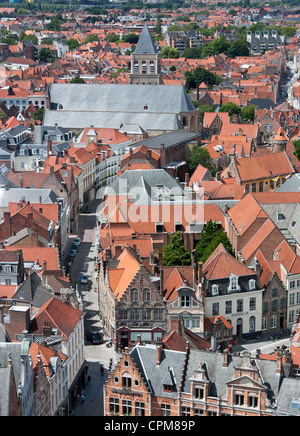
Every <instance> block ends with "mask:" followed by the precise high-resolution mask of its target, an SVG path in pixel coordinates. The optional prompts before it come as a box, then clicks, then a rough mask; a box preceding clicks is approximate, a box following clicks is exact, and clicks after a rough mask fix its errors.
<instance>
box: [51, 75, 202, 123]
mask: <svg viewBox="0 0 300 436" xmlns="http://www.w3.org/2000/svg"><path fill="white" fill-rule="evenodd" d="M145 105H147V109H144V106H145ZM195 110H196V108H195V106H194V104H193V103H192V101H191V100H190V98H189V96H188V95H187V93H186V91H185V89H184V87H183V86H182V85H178V86H176V85H157V86H153V85H143V86H141V85H118V84H70V83H68V84H58V83H54V84H53V85H52V87H51V110H46V111H45V115H44V124H45V125H46V124H47V125H54V124H55V123H57V124H59V125H60V126H63V127H68V128H86V127H87V126H90V125H94V126H95V127H106V128H114V129H120V128H121V127H122V125H125V124H136V125H138V126H140V127H142V128H143V129H144V130H151V129H153V130H163V131H165V130H178V129H182V125H181V123H180V121H179V120H178V116H177V115H178V114H179V113H180V112H189V111H195Z"/></svg>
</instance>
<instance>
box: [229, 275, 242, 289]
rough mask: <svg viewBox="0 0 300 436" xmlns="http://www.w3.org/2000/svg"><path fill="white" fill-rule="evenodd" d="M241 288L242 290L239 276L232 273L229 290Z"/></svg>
mask: <svg viewBox="0 0 300 436" xmlns="http://www.w3.org/2000/svg"><path fill="white" fill-rule="evenodd" d="M239 290H240V287H239V284H238V277H237V276H236V275H234V274H230V276H229V287H228V292H234V291H239Z"/></svg>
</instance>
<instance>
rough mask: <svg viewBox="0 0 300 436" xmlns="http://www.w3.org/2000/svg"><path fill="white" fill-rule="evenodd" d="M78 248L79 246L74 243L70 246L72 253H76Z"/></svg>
mask: <svg viewBox="0 0 300 436" xmlns="http://www.w3.org/2000/svg"><path fill="white" fill-rule="evenodd" d="M78 248H79V245H78V244H75V243H74V244H73V245H72V247H71V251H73V250H74V251H77V250H78Z"/></svg>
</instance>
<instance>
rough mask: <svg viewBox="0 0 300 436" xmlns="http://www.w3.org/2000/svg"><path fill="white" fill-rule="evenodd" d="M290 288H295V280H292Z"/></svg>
mask: <svg viewBox="0 0 300 436" xmlns="http://www.w3.org/2000/svg"><path fill="white" fill-rule="evenodd" d="M290 289H295V280H292V281H291V282H290Z"/></svg>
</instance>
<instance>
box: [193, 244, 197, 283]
mask: <svg viewBox="0 0 300 436" xmlns="http://www.w3.org/2000/svg"><path fill="white" fill-rule="evenodd" d="M192 265H193V285H194V289H196V286H197V276H198V271H197V255H196V250H193V251H192Z"/></svg>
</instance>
